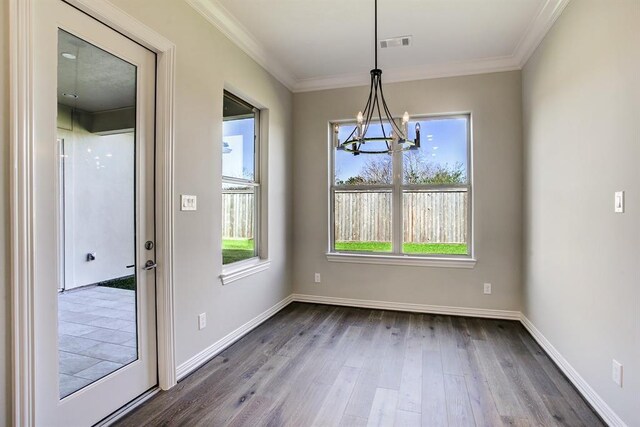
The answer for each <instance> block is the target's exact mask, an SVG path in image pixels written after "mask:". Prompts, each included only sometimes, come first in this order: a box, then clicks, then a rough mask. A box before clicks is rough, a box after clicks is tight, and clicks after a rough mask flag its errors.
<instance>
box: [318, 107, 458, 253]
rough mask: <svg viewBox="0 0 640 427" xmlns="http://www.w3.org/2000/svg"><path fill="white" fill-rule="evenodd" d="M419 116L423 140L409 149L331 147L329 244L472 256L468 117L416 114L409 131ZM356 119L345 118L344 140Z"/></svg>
mask: <svg viewBox="0 0 640 427" xmlns="http://www.w3.org/2000/svg"><path fill="white" fill-rule="evenodd" d="M416 122H418V123H420V128H421V133H420V134H421V144H420V147H412V149H410V150H407V151H394V152H393V154H360V155H353V154H352V153H349V152H347V151H344V150H341V149H340V147H333V150H332V153H333V156H332V171H333V174H332V175H333V176H332V178H331V179H332V181H331V211H330V212H331V222H332V224H331V226H332V229H331V243H330V244H331V252H334V253H365V254H387V255H409V256H425V257H427V256H436V257H470V255H471V220H470V218H469V216H470V212H471V206H470V203H471V178H470V176H471V174H470V159H471V156H470V136H469V134H470V132H469V124H470V123H469V122H470V117H469V116H468V115H456V116H438V117H428V118H419V119H414V120H413V121H412V122H410V125H409V129H410V135H409V136H410V137H411V138H414V137H415V135H411V132H415V124H416ZM332 126H334V124H332ZM354 126H355V123H339V131H338V138H339V140H340V141H344V140H345V139H346V138H347V137H348V135H349V134H350V132H351V131H352V129H353V127H354ZM369 129H370V130H369V131H370V132H371V131H372V130H374V131H378V132H380V130H379V129H380V126H379V124H376V126H373V125H372V126H371V127H370V128H369ZM380 133H381V132H380ZM388 133H389V130H387V134H388ZM371 136H375V135H371Z"/></svg>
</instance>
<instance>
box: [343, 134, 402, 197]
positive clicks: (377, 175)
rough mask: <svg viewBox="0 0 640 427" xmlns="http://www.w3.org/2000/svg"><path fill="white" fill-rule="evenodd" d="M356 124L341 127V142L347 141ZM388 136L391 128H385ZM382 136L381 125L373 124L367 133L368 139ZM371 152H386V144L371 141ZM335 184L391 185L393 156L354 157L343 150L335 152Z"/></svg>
mask: <svg viewBox="0 0 640 427" xmlns="http://www.w3.org/2000/svg"><path fill="white" fill-rule="evenodd" d="M354 127H355V123H343V124H341V125H340V130H339V132H338V138H339V140H340V142H344V141H347V140H348V139H349V136H350V134H351V132H352V131H353V129H354ZM384 131H385V134H386V135H389V134H390V132H391V127H390V126H389V125H386V126H385V127H384ZM377 136H382V129H381V128H380V124H377V123H372V124H371V126H370V127H369V130H368V131H367V137H368V138H369V137H377ZM366 144H368V146H367V147H368V148H369V149H371V150H386V149H387V147H386V144H384V143H381V142H373V141H369V142H367V143H366ZM335 152H336V153H335V154H336V155H335V174H334V176H335V184H336V185H362V184H390V183H391V165H392V161H391V156H390V155H387V154H365V153H363V154H359V155H357V156H356V155H353V153H350V152H348V151H344V150H343V149H341V148H337V149H336V150H335Z"/></svg>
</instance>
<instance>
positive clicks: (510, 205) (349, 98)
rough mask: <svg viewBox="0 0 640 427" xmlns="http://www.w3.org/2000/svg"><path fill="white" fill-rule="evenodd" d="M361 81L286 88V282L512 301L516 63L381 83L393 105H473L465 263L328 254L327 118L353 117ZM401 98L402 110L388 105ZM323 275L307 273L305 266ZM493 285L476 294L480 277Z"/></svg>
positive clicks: (331, 291)
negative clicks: (383, 261) (341, 258)
mask: <svg viewBox="0 0 640 427" xmlns="http://www.w3.org/2000/svg"><path fill="white" fill-rule="evenodd" d="M367 94H368V88H367V87H358V88H347V89H333V90H323V91H317V92H308V93H297V94H295V95H294V123H295V127H294V145H293V147H294V162H293V165H294V166H293V168H294V196H293V197H294V200H295V211H294V230H295V236H294V247H295V248H296V250H295V254H294V258H293V265H294V276H293V277H294V290H295V292H297V293H302V294H311V295H320V296H330V297H341V298H355V299H365V300H379V301H392V302H410V303H416V304H431V305H445V306H457V307H471V308H491V309H502V310H520V308H521V305H520V302H521V283H520V280H521V268H520V264H521V244H522V240H521V227H522V222H521V216H522V195H521V192H522V127H521V118H522V114H521V81H520V72H519V71H514V72H505V73H494V74H484V75H477V76H468V77H455V78H446V79H434V80H422V81H413V82H405V83H395V84H389V85H385V95H386V96H387V102H388V104H389V106H390V107H391V109H392V111H393V112H395V113H396V114H397V113H399V112H402V111H404V110H407V111H409V112H410V113H411V114H413V115H421V114H438V113H461V112H470V113H471V115H472V144H473V189H472V191H473V193H474V205H473V209H474V211H475V213H474V217H473V221H474V241H475V254H476V258H477V260H478V262H477V264H476V266H475V268H474V269H471V270H469V269H451V268H428V267H407V266H389V265H367V266H366V268H363V266H362V265H360V264H347V263H330V262H328V261H327V258H326V256H325V253H326V252H327V248H328V236H329V229H328V227H329V222H328V210H329V207H328V203H329V194H328V188H329V182H328V180H329V179H328V161H329V158H328V156H329V140H328V139H329V127H328V124H329V122H330V121H334V120H344V119H349V118H353V117H354V115H355V114H356V113H357V111H358V110H359V109H361V108H362V105H361V104H362V102H364V100H365V99H366V96H367ZM395 108H401V109H402V110H394V109H395ZM316 272H318V273H321V277H322V283H321V284H315V283H314V280H313V279H314V273H316ZM484 282H491V283H492V284H493V295H491V296H485V295H483V283H484Z"/></svg>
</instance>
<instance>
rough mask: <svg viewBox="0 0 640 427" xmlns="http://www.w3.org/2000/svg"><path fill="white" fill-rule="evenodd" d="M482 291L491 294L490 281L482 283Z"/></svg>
mask: <svg viewBox="0 0 640 427" xmlns="http://www.w3.org/2000/svg"><path fill="white" fill-rule="evenodd" d="M484 293H485V295H491V283H485V284H484Z"/></svg>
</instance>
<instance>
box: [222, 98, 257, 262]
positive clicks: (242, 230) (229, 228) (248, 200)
mask: <svg viewBox="0 0 640 427" xmlns="http://www.w3.org/2000/svg"><path fill="white" fill-rule="evenodd" d="M223 109H224V111H223V118H224V120H223V123H222V264H231V263H234V262H238V261H243V260H246V259H250V258H254V257H257V256H258V253H259V241H258V240H259V236H260V234H259V230H258V227H259V223H260V221H258V218H259V212H260V203H259V201H260V171H259V161H258V160H259V137H258V134H259V132H258V130H259V128H260V124H259V120H260V116H259V111H258V109H256V108H255V107H253V106H252V105H250V104H248V103H247V102H245V101H243V100H241V99H240V98H238V97H236V96H234V95H232V94H230V93H228V92H226V91H225V93H224V103H223Z"/></svg>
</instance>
